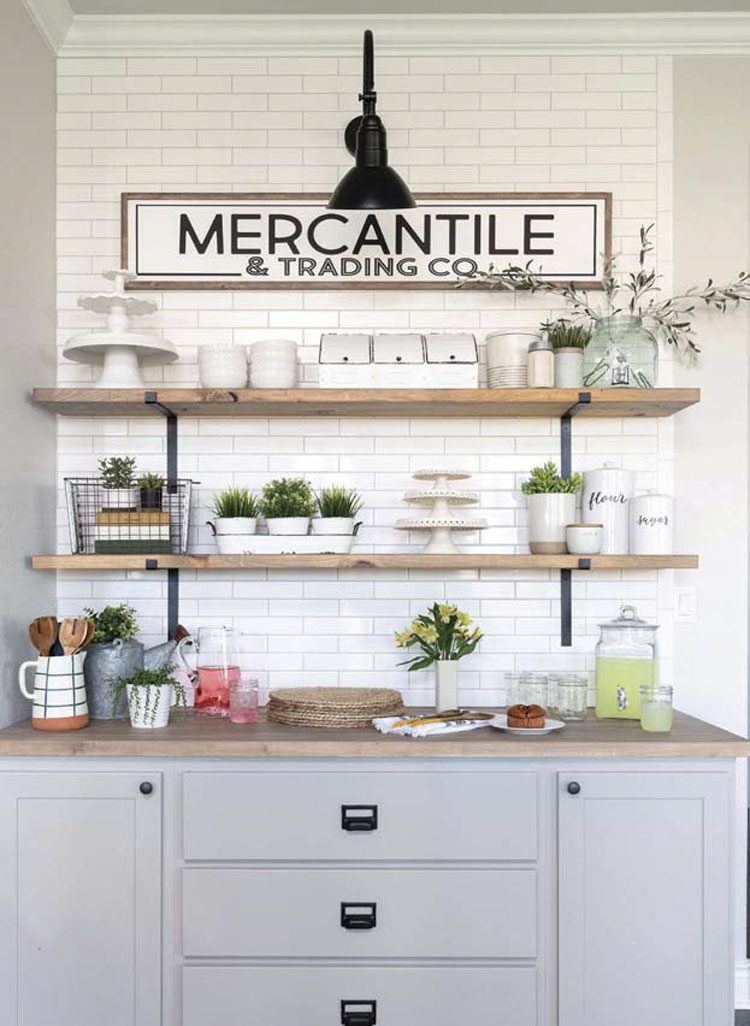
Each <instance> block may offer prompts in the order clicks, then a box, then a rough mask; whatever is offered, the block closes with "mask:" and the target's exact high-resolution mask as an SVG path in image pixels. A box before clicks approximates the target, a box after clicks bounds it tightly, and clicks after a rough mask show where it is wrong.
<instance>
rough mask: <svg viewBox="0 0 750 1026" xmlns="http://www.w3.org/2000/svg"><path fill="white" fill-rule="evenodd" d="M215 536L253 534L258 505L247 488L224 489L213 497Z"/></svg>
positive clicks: (256, 522) (256, 521)
mask: <svg viewBox="0 0 750 1026" xmlns="http://www.w3.org/2000/svg"><path fill="white" fill-rule="evenodd" d="M212 508H213V514H214V517H215V520H214V521H213V524H214V527H215V529H216V534H255V531H256V529H257V526H258V511H259V503H258V499H257V498H256V496H254V495H253V494H252V492H250V491H248V489H247V488H225V489H224V491H223V492H219V494H218V495H216V496H214V502H213V507H212Z"/></svg>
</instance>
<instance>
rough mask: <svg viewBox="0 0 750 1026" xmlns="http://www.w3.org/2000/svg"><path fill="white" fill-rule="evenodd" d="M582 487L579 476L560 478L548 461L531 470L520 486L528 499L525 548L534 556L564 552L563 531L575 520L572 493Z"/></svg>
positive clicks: (575, 492) (581, 479) (565, 547)
mask: <svg viewBox="0 0 750 1026" xmlns="http://www.w3.org/2000/svg"><path fill="white" fill-rule="evenodd" d="M582 487H583V478H582V477H581V475H580V474H571V475H570V477H561V476H560V474H559V473H558V472H557V466H556V464H555V463H553V462H552V461H551V460H550V461H549V462H548V463H545V464H544V465H543V466H541V467H534V469H533V470H532V471H531V477H530V478H529V479H528V481H524V483H523V484H522V485H521V491H522V492H523V494H524V495H528V497H529V548H530V550H531V551H532V552H533V553H535V554H537V555H557V554H558V553H563V552H567V551H568V549H567V546H566V544H565V528H566V526H567V525H568V524H572V523H574V521H575V519H576V494H577V493H578V492H580V490H581V488H582Z"/></svg>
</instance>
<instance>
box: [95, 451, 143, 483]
mask: <svg viewBox="0 0 750 1026" xmlns="http://www.w3.org/2000/svg"><path fill="white" fill-rule="evenodd" d="M134 475H135V457H134V456H108V457H105V458H104V459H102V460H99V477H100V478H101V482H102V485H103V486H104V487H105V488H131V487H132V485H133V478H134Z"/></svg>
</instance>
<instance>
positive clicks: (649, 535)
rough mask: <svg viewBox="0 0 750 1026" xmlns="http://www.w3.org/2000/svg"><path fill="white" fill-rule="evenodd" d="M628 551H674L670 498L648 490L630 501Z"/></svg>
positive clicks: (646, 553)
mask: <svg viewBox="0 0 750 1026" xmlns="http://www.w3.org/2000/svg"><path fill="white" fill-rule="evenodd" d="M630 551H631V553H632V554H633V555H635V556H665V555H669V554H670V553H672V552H674V499H673V498H672V496H671V495H660V494H659V493H658V492H656V491H655V490H654V489H649V490H648V491H647V492H646V494H645V495H636V496H634V498H633V499H631V501H630Z"/></svg>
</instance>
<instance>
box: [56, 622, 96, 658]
mask: <svg viewBox="0 0 750 1026" xmlns="http://www.w3.org/2000/svg"><path fill="white" fill-rule="evenodd" d="M88 626H89V622H88V620H78V619H76V620H70V619H67V618H66V619H65V620H63V622H62V623H61V624H60V633H59V634H58V638H59V641H60V644H61V645H62V650H63V653H64V654H65V655H66V656H71V655H73V653H74V652H77V651H78V649H79V648H80V647H81V645H83V644H84V643H85V641H86V634H87V632H88Z"/></svg>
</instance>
